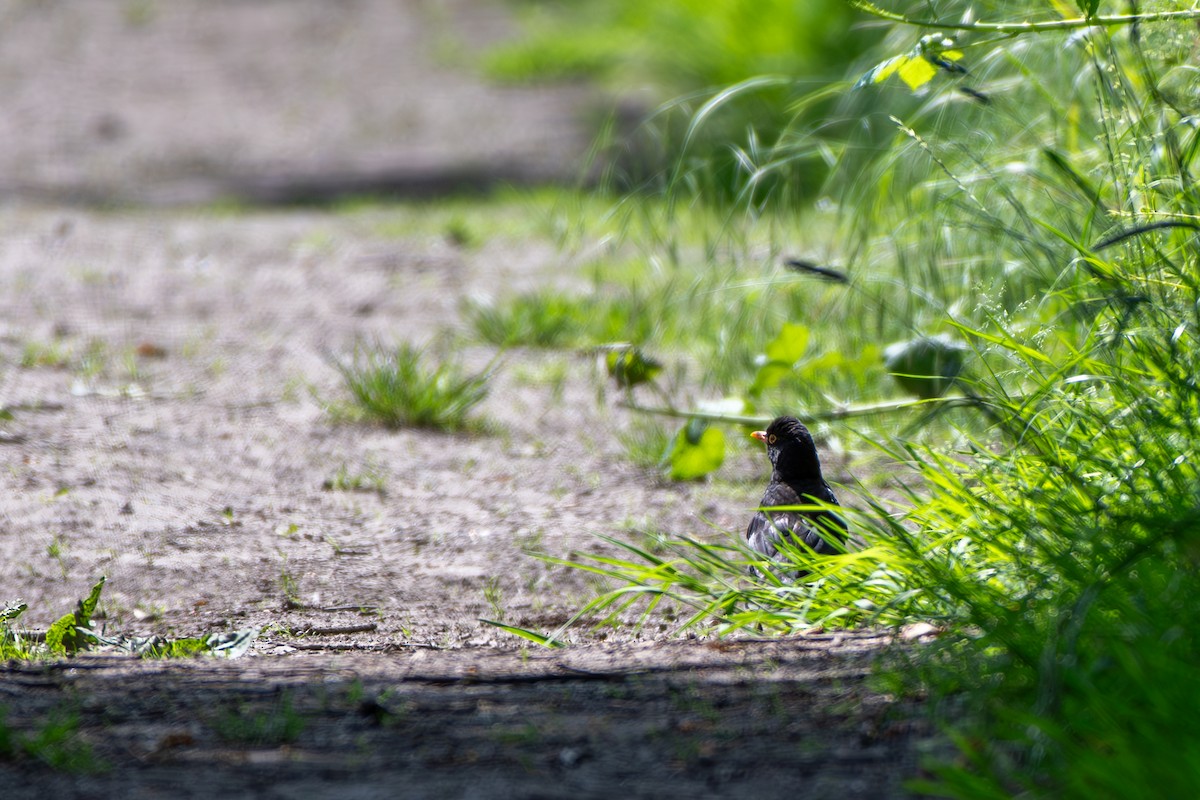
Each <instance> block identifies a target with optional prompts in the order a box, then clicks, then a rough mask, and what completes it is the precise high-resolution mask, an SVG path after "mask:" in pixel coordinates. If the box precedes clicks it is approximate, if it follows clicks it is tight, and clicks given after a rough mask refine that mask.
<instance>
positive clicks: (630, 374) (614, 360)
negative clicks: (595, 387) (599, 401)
mask: <svg viewBox="0 0 1200 800" xmlns="http://www.w3.org/2000/svg"><path fill="white" fill-rule="evenodd" d="M604 364H605V366H606V367H607V368H608V374H609V377H611V378H612V379H613V380H614V381H615V382H616V384H617V386H619V387H621V388H622V389H632V388H633V387H634V386H637V385H638V384H641V383H647V382H649V381H652V380H654V377H655V376H656V375H658V373H660V372H662V368H663V365H662V364H660V363H659V362H657V361H655V360H654V359H652V358H650V357H648V356H646V355H645V354H644V353H643V352H642V351H641V350H639V349H638V348H636V347H627V348H625V349H622V350H612V351H610V352H609V354H608V355H607V356H606V357H605V359H604Z"/></svg>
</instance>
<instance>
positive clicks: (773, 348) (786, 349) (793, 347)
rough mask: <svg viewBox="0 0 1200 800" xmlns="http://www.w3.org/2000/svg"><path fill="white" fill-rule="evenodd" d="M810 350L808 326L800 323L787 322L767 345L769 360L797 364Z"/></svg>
mask: <svg viewBox="0 0 1200 800" xmlns="http://www.w3.org/2000/svg"><path fill="white" fill-rule="evenodd" d="M807 350H808V328H806V327H805V326H803V325H800V324H799V323H795V322H785V323H783V328H782V329H780V331H779V335H778V336H776V337H775V338H774V339H773V340H772V341H771V343H770V344H768V345H767V349H766V356H767V361H768V362H770V361H778V362H780V363H783V364H795V363H796V362H797V361H799V360H800V359H802V358H804V353H805V352H806V351H807Z"/></svg>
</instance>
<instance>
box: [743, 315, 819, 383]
mask: <svg viewBox="0 0 1200 800" xmlns="http://www.w3.org/2000/svg"><path fill="white" fill-rule="evenodd" d="M807 351H808V328H806V327H805V326H803V325H800V324H798V323H793V322H785V323H784V324H783V328H782V329H780V331H779V335H778V336H776V337H775V338H774V339H772V340H771V341H770V342H769V343H768V344H767V347H766V350H765V352H764V353H763V355H762V356H760V357H759V367H758V372H756V373H755V375H754V383H752V384H751V385H750V390H749V394H750V396H751V397H757V396H758V395H760V394H762V393H763V392H765V391H766V390H767V389H774V388H775V387H776V386H778V385H779V384H780V383H781V382H782V381H783V380H784V379H785V378H787V377H788V375H790V374H792V370H793V369H794V368H795V364H796V362H797V361H799V360H800V359H802V358H804V354H805V353H806V352H807Z"/></svg>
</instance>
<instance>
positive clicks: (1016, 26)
mask: <svg viewBox="0 0 1200 800" xmlns="http://www.w3.org/2000/svg"><path fill="white" fill-rule="evenodd" d="M849 3H850V5H852V6H854V7H855V8H857V9H858V10H859V11H862V12H865V13H867V14H870V15H872V16H875V17H879V18H880V19H886V20H890V21H891V22H899V23H901V24H904V25H912V26H914V27H920V28H934V29H941V30H957V31H974V32H982V33H1001V34H1009V35H1015V34H1019V33H1045V32H1048V31H1070V30H1076V29H1079V28H1093V27H1105V28H1109V27H1115V26H1118V25H1132V24H1134V23H1139V22H1164V21H1167V20H1172V19H1175V20H1180V19H1181V20H1189V19H1198V18H1200V9H1184V10H1179V11H1151V12H1146V13H1141V14H1097V15H1095V16H1090V17H1077V18H1075V19H1052V20H1044V21H1042V22H950V21H946V20H940V19H913V18H911V17H906V16H904V15H903V14H897V13H896V12H894V11H887V10H886V9H882V8H880V7H879V6H877V5H875V4H874V3H871V2H868V0H849Z"/></svg>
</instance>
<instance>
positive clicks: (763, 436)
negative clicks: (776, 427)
mask: <svg viewBox="0 0 1200 800" xmlns="http://www.w3.org/2000/svg"><path fill="white" fill-rule="evenodd" d="M750 435H751V436H753V437H754V438H755V439H758V440H759V441H760V442H765V441H766V440H767V432H766V431H755V432H754V433H752V434H750Z"/></svg>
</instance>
